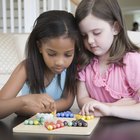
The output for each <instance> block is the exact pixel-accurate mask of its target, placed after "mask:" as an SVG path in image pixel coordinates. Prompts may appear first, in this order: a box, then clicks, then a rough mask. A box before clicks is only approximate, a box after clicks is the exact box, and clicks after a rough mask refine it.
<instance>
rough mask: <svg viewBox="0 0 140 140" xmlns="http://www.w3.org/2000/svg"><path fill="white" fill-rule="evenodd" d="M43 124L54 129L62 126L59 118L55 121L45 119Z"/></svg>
mask: <svg viewBox="0 0 140 140" xmlns="http://www.w3.org/2000/svg"><path fill="white" fill-rule="evenodd" d="M44 125H45V127H46V128H47V129H48V130H54V129H57V128H61V127H64V123H63V122H62V121H61V120H57V121H56V123H55V122H48V121H46V122H45V123H44Z"/></svg>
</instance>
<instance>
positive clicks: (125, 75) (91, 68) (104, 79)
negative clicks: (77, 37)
mask: <svg viewBox="0 0 140 140" xmlns="http://www.w3.org/2000/svg"><path fill="white" fill-rule="evenodd" d="M124 63H125V64H126V65H125V66H123V67H118V66H116V65H114V64H112V65H110V67H109V68H108V70H107V71H106V73H105V74H104V76H101V75H100V73H99V63H98V59H96V58H94V59H93V60H92V61H91V63H90V64H89V65H88V66H87V67H86V68H85V69H83V70H82V71H81V72H79V74H78V76H79V78H78V79H79V80H80V81H83V82H85V85H86V88H87V91H88V93H89V96H90V97H91V98H93V99H95V100H98V101H101V102H115V101H117V100H119V99H121V98H125V97H126V98H127V97H128V98H135V99H137V100H139V98H138V96H137V90H138V89H140V54H139V53H127V54H126V56H125V57H124Z"/></svg>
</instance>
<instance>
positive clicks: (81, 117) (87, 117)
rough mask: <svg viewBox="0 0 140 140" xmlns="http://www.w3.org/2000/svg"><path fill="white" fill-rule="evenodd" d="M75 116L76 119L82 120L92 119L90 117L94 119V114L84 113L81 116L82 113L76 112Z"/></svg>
mask: <svg viewBox="0 0 140 140" xmlns="http://www.w3.org/2000/svg"><path fill="white" fill-rule="evenodd" d="M75 118H76V119H77V120H79V119H82V120H92V119H94V116H93V115H87V116H85V115H84V116H83V115H80V114H76V115H75Z"/></svg>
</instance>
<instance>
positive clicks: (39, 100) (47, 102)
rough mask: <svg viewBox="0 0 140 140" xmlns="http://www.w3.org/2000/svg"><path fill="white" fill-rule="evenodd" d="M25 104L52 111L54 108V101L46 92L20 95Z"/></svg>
mask: <svg viewBox="0 0 140 140" xmlns="http://www.w3.org/2000/svg"><path fill="white" fill-rule="evenodd" d="M21 97H22V98H23V100H24V102H25V105H26V106H28V107H31V108H33V107H34V108H38V109H40V111H44V112H52V111H55V110H56V106H55V101H54V100H53V99H52V98H51V97H50V96H48V95H47V94H28V95H25V96H21Z"/></svg>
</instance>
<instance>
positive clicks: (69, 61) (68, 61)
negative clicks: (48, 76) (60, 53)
mask: <svg viewBox="0 0 140 140" xmlns="http://www.w3.org/2000/svg"><path fill="white" fill-rule="evenodd" d="M73 58H74V56H73V57H71V58H69V59H68V60H67V64H66V65H67V66H66V67H67V68H68V67H69V66H70V65H71V63H72V61H73Z"/></svg>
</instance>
